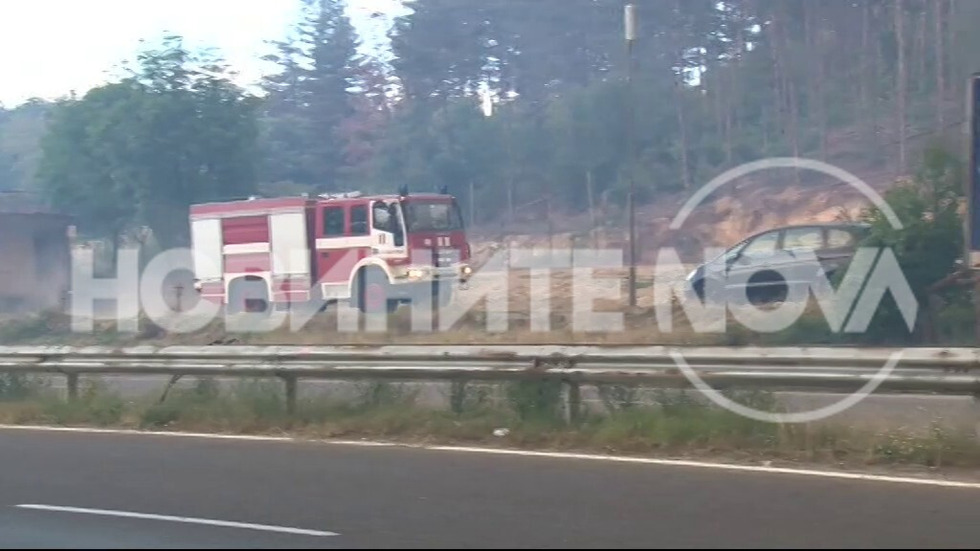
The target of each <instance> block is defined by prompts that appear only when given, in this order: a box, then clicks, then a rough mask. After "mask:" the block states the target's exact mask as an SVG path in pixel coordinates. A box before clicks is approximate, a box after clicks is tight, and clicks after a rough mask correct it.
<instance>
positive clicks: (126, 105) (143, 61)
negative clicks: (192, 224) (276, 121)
mask: <svg viewBox="0 0 980 551" xmlns="http://www.w3.org/2000/svg"><path fill="white" fill-rule="evenodd" d="M224 71H225V69H224V68H223V67H222V66H220V65H219V64H218V63H217V61H216V60H215V59H214V58H212V57H211V56H207V55H195V54H192V53H191V52H189V51H188V50H186V49H185V48H184V47H183V45H182V41H181V39H180V37H175V36H173V37H167V38H166V39H165V40H164V42H163V45H162V47H161V48H159V49H156V50H146V51H144V52H142V53H141V54H140V56H139V67H138V69H137V70H136V71H135V72H134V74H133V75H132V76H131V77H129V78H126V79H124V80H123V81H121V82H119V83H114V84H108V85H105V86H101V87H98V88H95V89H93V90H91V91H90V92H89V93H87V94H86V95H85V96H84V97H83V98H82V99H81V100H77V101H76V100H70V101H65V102H63V103H61V104H60V105H58V106H57V108H56V109H55V110H54V113H53V119H52V122H51V126H50V129H49V132H48V133H47V135H46V136H45V138H44V139H43V141H42V152H43V155H42V158H41V163H40V168H39V173H38V178H39V184H40V188H41V189H42V190H43V191H44V193H45V195H46V196H47V197H48V199H49V201H50V202H51V203H52V204H53V205H54V206H57V207H59V208H61V209H63V210H65V211H67V212H70V213H72V214H74V215H76V216H77V217H78V219H79V221H80V225H81V227H82V229H83V230H85V231H87V233H91V234H95V235H111V236H118V235H119V234H120V233H122V232H123V231H125V230H128V229H131V228H133V227H135V226H141V225H145V226H149V227H150V228H151V229H153V230H154V233H155V235H156V237H157V240H158V241H159V242H160V243H161V244H162V245H164V246H171V245H174V244H177V243H184V242H186V241H187V239H188V224H187V208H188V206H189V205H190V204H192V203H195V202H200V201H209V200H221V199H229V198H233V197H240V196H243V195H247V194H249V193H251V192H252V191H253V190H254V189H255V182H256V177H255V169H254V159H255V156H256V137H257V123H256V108H257V104H256V100H255V99H254V98H252V97H250V96H248V95H246V94H245V93H244V92H243V91H242V90H241V89H239V88H238V87H237V86H235V85H234V84H232V83H231V82H230V81H229V80H228V79H227V77H226V76H225V73H224Z"/></svg>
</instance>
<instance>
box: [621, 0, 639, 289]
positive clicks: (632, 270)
mask: <svg viewBox="0 0 980 551" xmlns="http://www.w3.org/2000/svg"><path fill="white" fill-rule="evenodd" d="M623 15H624V27H625V33H626V95H627V98H626V108H627V111H628V113H627V116H626V125H627V128H626V140H627V141H626V143H627V152H626V155H627V157H626V159H627V161H626V163H627V170H626V173H627V177H628V178H629V199H628V203H629V205H628V207H627V208H628V209H629V221H628V224H629V306H630V308H634V307H635V306H636V151H635V150H636V145H635V141H636V136H635V133H636V130H635V126H636V123H635V122H634V115H635V107H634V105H633V103H634V101H635V99H634V96H635V94H634V93H633V43H634V42H636V5H635V4H626V9H625V13H624V14H623Z"/></svg>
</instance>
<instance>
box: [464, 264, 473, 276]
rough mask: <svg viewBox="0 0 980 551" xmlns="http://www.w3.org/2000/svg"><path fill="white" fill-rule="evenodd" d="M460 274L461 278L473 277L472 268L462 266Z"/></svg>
mask: <svg viewBox="0 0 980 551" xmlns="http://www.w3.org/2000/svg"><path fill="white" fill-rule="evenodd" d="M462 272H463V277H469V276H471V275H473V268H472V267H470V266H463V269H462Z"/></svg>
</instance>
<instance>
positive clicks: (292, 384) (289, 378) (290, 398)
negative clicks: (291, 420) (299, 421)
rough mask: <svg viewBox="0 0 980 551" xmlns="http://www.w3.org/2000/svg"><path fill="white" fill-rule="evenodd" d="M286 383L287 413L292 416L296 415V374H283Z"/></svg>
mask: <svg viewBox="0 0 980 551" xmlns="http://www.w3.org/2000/svg"><path fill="white" fill-rule="evenodd" d="M282 378H283V381H285V383H286V415H288V416H290V417H292V416H294V415H296V376H295V375H283V376H282Z"/></svg>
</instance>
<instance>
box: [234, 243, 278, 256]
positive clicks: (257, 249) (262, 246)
mask: <svg viewBox="0 0 980 551" xmlns="http://www.w3.org/2000/svg"><path fill="white" fill-rule="evenodd" d="M271 250H272V248H271V246H270V245H269V243H267V242H266V243H239V244H235V245H225V246H224V248H223V249H222V251H223V252H224V253H225V254H261V253H267V252H269V251H271Z"/></svg>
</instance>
